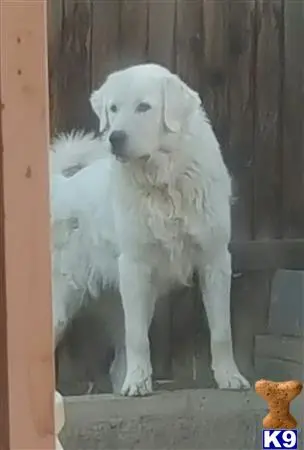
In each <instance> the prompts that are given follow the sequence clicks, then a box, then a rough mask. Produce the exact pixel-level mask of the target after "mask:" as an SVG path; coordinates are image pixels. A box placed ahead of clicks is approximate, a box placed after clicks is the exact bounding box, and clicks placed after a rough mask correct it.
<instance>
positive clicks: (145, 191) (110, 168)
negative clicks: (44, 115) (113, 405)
mask: <svg viewBox="0 0 304 450" xmlns="http://www.w3.org/2000/svg"><path fill="white" fill-rule="evenodd" d="M91 103H92V107H93V109H94V111H95V113H96V114H97V115H98V117H99V120H100V131H101V132H102V133H103V135H104V137H105V140H104V141H103V143H101V142H99V141H94V140H93V141H94V142H95V143H94V152H93V153H94V155H95V154H96V153H95V147H96V151H97V153H98V150H97V148H98V146H100V153H101V154H102V153H104V156H103V157H102V158H101V159H100V160H99V161H95V159H96V157H95V156H94V157H93V158H92V161H89V163H88V166H87V167H86V168H84V169H82V170H80V171H79V172H77V173H76V174H75V175H73V176H72V177H70V178H65V177H63V176H62V175H61V174H60V173H61V172H62V166H60V164H59V166H60V167H59V168H58V167H57V168H56V165H54V168H53V172H52V180H53V188H52V208H53V220H54V224H56V226H57V229H58V226H59V225H60V223H62V224H64V226H63V228H62V229H61V230H59V231H57V232H54V236H55V237H54V240H55V241H56V239H57V249H59V250H58V252H59V253H58V254H57V257H55V258H53V261H54V268H53V270H54V271H55V272H56V273H57V274H58V276H57V281H56V280H55V278H54V280H55V281H54V304H55V305H56V306H55V309H56V310H57V312H55V320H56V325H57V329H59V328H60V327H59V324H60V323H64V322H65V321H66V320H67V318H68V317H69V316H70V313H67V308H68V306H67V305H71V304H73V300H72V297H73V295H74V293H75V291H77V292H78V293H79V292H85V290H86V289H87V288H88V289H89V291H90V292H91V294H93V295H96V292H97V291H98V284H99V283H100V282H101V281H102V283H103V284H104V285H107V284H110V285H114V286H117V288H118V289H119V290H120V294H121V298H122V304H123V309H124V317H125V346H126V359H127V369H126V377H125V381H124V383H123V386H122V388H121V392H122V394H124V395H145V394H148V393H150V392H151V390H152V382H151V375H152V368H151V362H150V348H149V339H148V331H149V327H150V323H151V320H152V317H153V312H154V306H155V302H156V299H157V298H158V296H160V295H161V294H164V293H166V292H167V291H169V290H170V289H171V288H172V286H175V285H176V284H182V285H185V284H188V283H191V280H192V275H193V272H194V271H196V272H197V273H198V275H199V280H200V286H201V290H202V299H203V301H204V305H205V309H206V313H207V317H208V322H209V327H210V333H211V355H212V368H213V371H214V377H215V380H216V381H217V383H218V386H219V387H220V388H242V387H248V386H249V384H248V382H247V380H245V378H244V377H243V376H242V375H241V374H240V372H239V370H238V368H237V366H236V364H235V361H234V356H233V348H232V339H231V325H230V279H231V259H230V254H229V251H228V243H229V240H230V195H231V188H230V177H229V175H228V173H227V170H226V167H225V165H224V163H223V159H222V155H221V152H220V148H219V144H218V142H217V140H216V137H215V135H214V133H213V131H212V127H211V126H210V124H209V121H208V119H207V117H206V114H205V112H204V110H203V108H202V105H201V102H200V99H199V96H198V94H197V93H196V92H194V91H193V90H191V89H190V88H189V87H188V86H187V85H186V84H185V83H183V82H182V81H181V80H180V79H179V78H178V77H177V76H176V75H174V74H172V73H170V72H169V71H168V70H167V69H165V68H163V67H160V66H157V65H154V64H145V65H138V66H133V67H130V68H128V69H125V70H122V71H118V72H115V73H113V74H112V75H110V76H109V77H108V79H107V80H106V82H105V83H104V84H103V85H102V87H101V88H100V89H98V90H97V91H95V92H94V93H93V94H92V97H91ZM81 139H83V137H82V138H81V137H80V138H79V136H78V137H77V136H75V137H74V138H71V142H70V143H71V151H72V152H73V145H74V146H75V151H76V149H77V148H78V147H79V143H80V142H79V141H80V140H81ZM84 139H85V138H84ZM73 142H74V144H73ZM58 145H59V146H60V141H59V144H58V143H57V146H58ZM87 145H88V143H87V142H82V143H81V146H82V147H83V148H84V149H85V147H86V146H87ZM77 146H78V147H77ZM107 151H108V153H107ZM76 153H77V151H76ZM80 153H81V152H80ZM98 157H99V156H98ZM76 159H77V158H76ZM89 159H90V158H89ZM84 165H86V164H84ZM56 173H57V175H55V174H56ZM56 183H57V184H56ZM56 185H57V188H56ZM58 186H59V187H58ZM73 217H74V218H75V220H76V221H77V225H76V226H74V227H73V226H71V225H69V223H70V222H69V220H71V218H73ZM61 221H62V222H61ZM56 236H57V237H56ZM60 236H61V238H62V239H61V238H60V239H59V237H60ZM61 241H62V242H63V245H62V246H61V247H60V245H61V244H60V243H61ZM58 255H59V256H58ZM58 267H59V270H58ZM59 280H60V281H59ZM56 286H57V287H56ZM80 297H81V296H80ZM80 297H79V298H80ZM69 307H70V306H69ZM117 358H119V356H117ZM117 358H116V363H117Z"/></svg>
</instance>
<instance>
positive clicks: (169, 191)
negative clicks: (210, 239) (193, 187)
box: [125, 184, 202, 284]
mask: <svg viewBox="0 0 304 450" xmlns="http://www.w3.org/2000/svg"><path fill="white" fill-rule="evenodd" d="M181 187H182V186H181ZM194 197H195V198H194ZM128 198H132V199H133V201H134V203H133V202H132V203H130V204H129V208H128V215H129V217H131V218H132V219H131V220H132V230H133V232H134V238H135V239H134V242H136V243H137V244H138V243H140V245H141V244H142V250H143V251H142V258H143V259H146V260H147V263H148V264H149V265H150V266H152V267H154V270H155V272H157V274H158V277H159V278H165V279H167V280H169V281H172V282H173V283H174V282H179V283H182V284H188V282H189V279H190V278H191V275H192V272H193V267H194V261H195V255H196V253H197V249H198V245H199V242H198V236H200V231H199V229H200V227H201V220H202V202H201V198H200V196H199V195H195V192H191V193H190V192H185V190H183V189H181V188H178V187H175V188H172V187H170V186H169V185H166V184H164V185H161V186H153V185H150V186H149V185H147V186H145V187H144V188H143V189H135V192H133V193H132V195H130V196H128ZM125 206H126V203H125ZM132 240H133V239H132V237H131V238H130V242H132Z"/></svg>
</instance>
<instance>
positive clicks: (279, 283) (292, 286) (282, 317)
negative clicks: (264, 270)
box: [269, 270, 304, 336]
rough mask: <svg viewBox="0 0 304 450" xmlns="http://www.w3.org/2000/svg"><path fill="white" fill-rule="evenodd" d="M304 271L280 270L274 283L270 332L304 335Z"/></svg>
mask: <svg viewBox="0 0 304 450" xmlns="http://www.w3.org/2000/svg"><path fill="white" fill-rule="evenodd" d="M303 315H304V272H303V271H293V270H279V271H278V272H277V273H276V275H275V277H274V279H273V283H272V290H271V301H270V310H269V333H272V334H279V335H289V336H304V317H303Z"/></svg>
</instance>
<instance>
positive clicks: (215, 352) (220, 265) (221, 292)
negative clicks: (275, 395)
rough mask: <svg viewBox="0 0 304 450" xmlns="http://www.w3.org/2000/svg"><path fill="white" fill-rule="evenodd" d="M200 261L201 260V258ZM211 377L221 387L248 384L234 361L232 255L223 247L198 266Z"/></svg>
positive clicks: (238, 386)
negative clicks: (231, 300) (231, 302)
mask: <svg viewBox="0 0 304 450" xmlns="http://www.w3.org/2000/svg"><path fill="white" fill-rule="evenodd" d="M201 261H204V259H203V258H202V259H201ZM199 276H200V285H201V290H202V296H203V302H204V306H205V310H206V314H207V318H208V323H209V328H210V338H211V339H210V340H211V358H212V369H213V372H214V378H215V380H216V382H217V384H218V386H219V388H221V389H229V388H230V389H238V388H249V383H248V381H247V380H246V379H245V378H244V377H243V376H242V375H241V374H240V372H239V370H238V368H237V365H236V363H235V361H234V356H233V346H232V337H231V320H230V284H231V256H230V253H229V252H228V250H227V249H226V248H224V249H222V250H220V251H219V252H218V253H216V254H213V255H210V257H209V258H208V260H207V261H204V262H203V263H202V264H200V266H199Z"/></svg>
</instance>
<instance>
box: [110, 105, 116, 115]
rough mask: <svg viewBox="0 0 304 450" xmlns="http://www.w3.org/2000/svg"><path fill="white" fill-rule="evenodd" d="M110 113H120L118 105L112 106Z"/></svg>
mask: <svg viewBox="0 0 304 450" xmlns="http://www.w3.org/2000/svg"><path fill="white" fill-rule="evenodd" d="M110 111H112V112H113V113H116V112H117V111H118V108H117V106H116V105H111V106H110Z"/></svg>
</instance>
